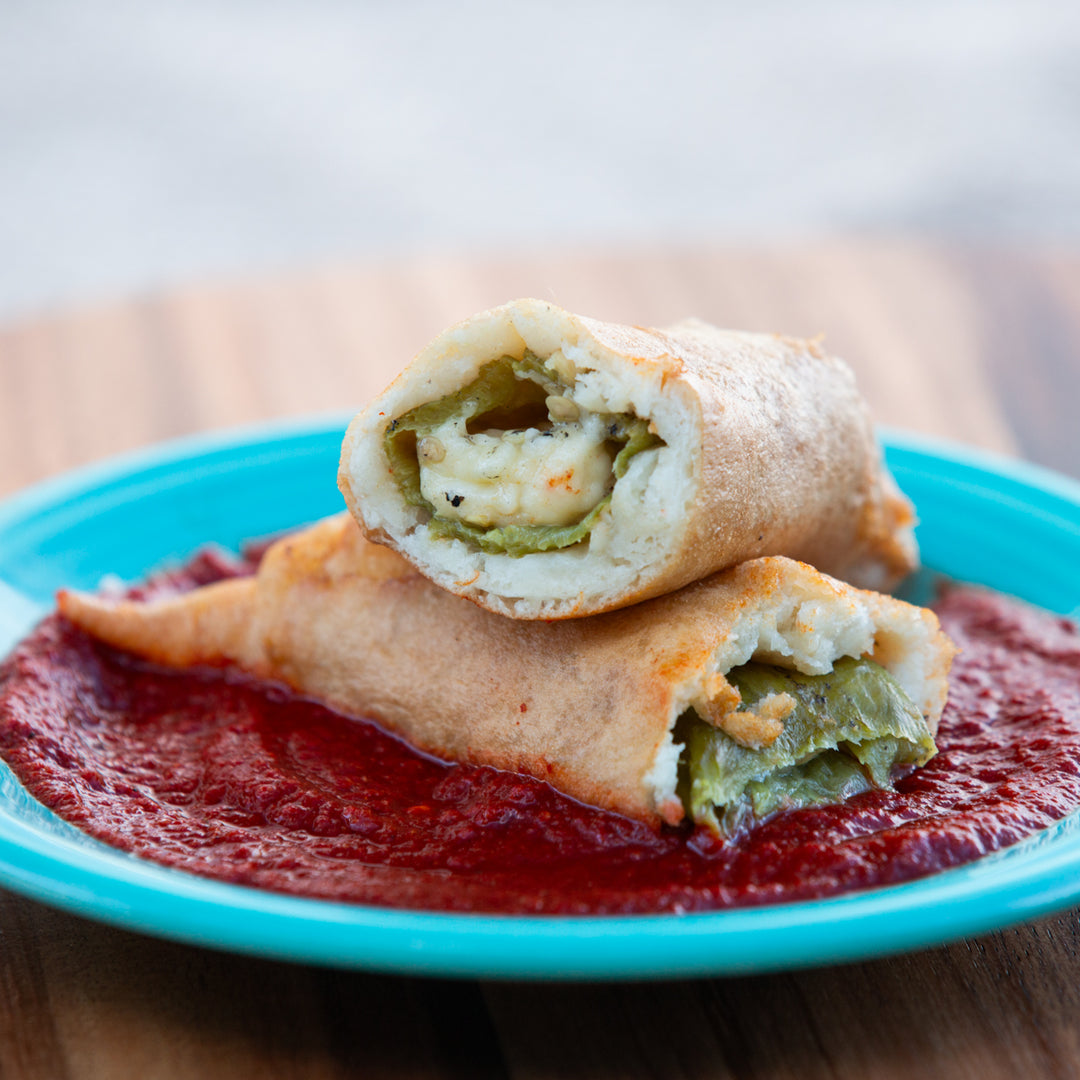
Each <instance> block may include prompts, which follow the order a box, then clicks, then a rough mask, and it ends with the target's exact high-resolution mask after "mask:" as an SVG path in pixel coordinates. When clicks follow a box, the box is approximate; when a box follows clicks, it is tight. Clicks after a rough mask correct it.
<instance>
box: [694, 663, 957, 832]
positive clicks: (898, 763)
mask: <svg viewBox="0 0 1080 1080" xmlns="http://www.w3.org/2000/svg"><path fill="white" fill-rule="evenodd" d="M727 679H728V681H729V682H730V683H731V684H732V685H733V686H734V687H735V688H736V689H737V690H738V691H739V693H740V694H741V695H742V707H743V708H745V709H749V710H753V709H754V706H755V705H756V704H758V703H759V702H760V701H761V700H762V699H763V698H766V697H768V696H769V695H770V694H781V693H786V694H790V695H791V696H792V697H793V698H794V699H795V702H796V705H795V708H794V710H793V711H792V712H791V713H790V714H789V715H788V716H787V717H786V718H785V719H784V721H783V724H784V730H783V732H782V734H781V735H780V736H779V737H778V738H777V739H776V741H775V742H774V743H772V745H771V746H767V747H764V748H762V749H760V750H752V749H749V748H747V747H745V746H741V745H740V744H739V743H737V742H736V741H735V740H734V739H732V738H731V737H730V736H729V735H727V734H726V733H725V732H723V731H720V730H719V729H717V728H715V727H712V726H711V725H710V724H707V723H705V721H703V720H702V719H700V718H699V717H698V716H697V714H696V713H694V712H693V711H690V712H688V713H686V714H684V715H683V716H682V717H681V718H680V719H679V723H678V725H677V727H676V732H675V737H676V741H678V742H681V743H683V744H684V746H685V749H684V751H683V755H682V760H681V762H680V786H679V794H680V797H681V798H682V800H683V803H684V805H685V806H686V809H687V812H688V813H689V814H690V816H691V817H692V818H693V819H694V820H695V821H699V822H702V823H704V824H706V825H707V826H709V827H710V828H712V829H713V830H714V831H715V832H718V833H720V834H721V835H731V834H734V833H735V832H737V831H738V829H739V828H740V827H741V826H742V825H743V824H745V823H746V822H747V821H749V820H754V819H761V818H764V817H767V816H768V815H769V814H772V813H775V812H776V811H778V810H784V809H792V808H795V807H803V806H813V805H817V804H821V803H832V802H841V801H843V800H844V799H846V798H849V797H851V796H852V795H856V794H858V793H859V792H862V791H866V790H869V789H870V788H889V787H891V785H892V777H893V774H894V773H895V772H896V771H897V770H898V769H901V768H903V767H904V766H915V765H922V764H924V763H925V762H926V761H928V760H929V759H930V758H931V757H932V756H933V755H934V753H935V752H936V747H935V746H934V739H933V736H932V735H931V734H930V730H929V728H928V727H927V725H926V720H925V719H924V718H923V716H922V713H921V712H920V711H919V709H918V708H917V707H916V705H915V704H914V703H913V702H912V701H911V699H910V698H909V697H908V695H907V694H906V693H905V692H904V690H903V688H902V687H901V686H900V684H899V683H898V682H897V681H896V679H894V678H893V677H892V676H891V675H890V674H889V673H888V672H887V671H886V670H885V669H884V668H883V667H881V665H879V664H876V663H874V661H872V660H869V659H865V658H864V659H861V660H856V659H853V658H851V657H845V658H843V659H841V660H838V661H837V662H836V664H835V665H834V667H833V670H832V671H831V672H830V673H829V674H827V675H803V674H801V673H800V672H797V671H789V670H787V669H785V668H778V667H773V666H771V665H768V664H758V663H749V664H745V665H743V666H742V667H738V668H735V669H734V670H732V671H730V672H728V674H727Z"/></svg>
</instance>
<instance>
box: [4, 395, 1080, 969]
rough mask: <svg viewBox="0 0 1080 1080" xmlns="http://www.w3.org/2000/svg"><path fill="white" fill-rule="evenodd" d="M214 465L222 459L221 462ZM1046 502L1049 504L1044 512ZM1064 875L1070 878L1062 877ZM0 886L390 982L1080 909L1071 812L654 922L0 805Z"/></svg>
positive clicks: (99, 466) (114, 919)
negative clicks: (189, 856) (838, 880)
mask: <svg viewBox="0 0 1080 1080" xmlns="http://www.w3.org/2000/svg"><path fill="white" fill-rule="evenodd" d="M348 419H349V416H348V415H347V414H344V413H342V414H339V413H332V414H324V415H321V416H318V417H305V418H302V419H293V420H285V421H275V422H271V423H261V424H256V425H246V426H244V427H239V428H231V429H227V430H224V431H217V432H211V433H207V434H202V435H196V436H189V437H185V438H181V439H175V440H171V441H169V442H165V443H160V444H156V445H155V446H153V447H150V448H147V449H145V450H137V451H132V452H129V453H126V454H122V455H118V456H116V457H112V458H109V459H106V460H104V461H101V462H98V463H95V464H92V465H89V466H84V467H83V468H80V469H78V470H73V471H71V472H68V473H65V474H63V475H62V476H60V477H56V478H54V479H51V480H47V481H45V482H43V483H41V484H39V485H36V486H35V487H32V488H29V489H27V490H25V491H23V492H19V493H16V494H15V495H13V496H11V497H9V498H8V499H6V500H4V501H3V502H2V503H0V570H2V552H3V547H2V545H3V536H2V533H3V530H4V529H5V528H9V527H10V526H12V525H13V524H17V523H19V522H21V521H25V520H26V519H27V518H28V517H29V516H31V515H35V514H38V513H41V512H45V511H47V510H48V508H49V507H51V506H56V505H57V504H58V503H62V502H64V501H65V500H68V499H71V498H73V497H75V496H76V495H79V494H85V493H86V492H88V491H91V490H92V489H94V488H96V487H107V486H111V485H116V484H119V485H121V486H123V484H125V483H128V482H131V481H132V480H133V478H136V477H137V476H138V475H139V474H140V473H146V472H147V471H149V470H153V469H159V468H166V469H174V470H175V469H179V468H183V467H185V466H186V467H190V465H191V463H192V462H194V461H198V460H203V459H206V458H207V457H208V456H209V457H212V456H221V455H224V457H225V459H228V457H229V455H230V454H235V453H236V452H238V451H239V450H241V449H244V450H248V451H250V450H251V448H252V447H255V446H259V445H264V444H267V445H280V444H282V443H284V442H287V441H288V440H295V439H305V438H312V437H314V438H328V437H330V436H331V435H333V434H335V433H336V434H340V431H341V430H342V429H343V428H344V426H345V424H346V423H347V421H348ZM881 435H882V441H883V443H884V445H885V446H886V449H887V451H888V452H890V453H892V454H901V455H904V454H906V455H911V456H914V458H922V459H933V460H937V461H941V462H947V463H949V464H951V465H954V466H956V467H959V468H962V469H966V470H970V471H971V472H972V475H974V476H976V477H981V478H983V479H989V480H991V481H1000V480H1007V481H1009V482H1010V483H1015V484H1019V485H1020V486H1021V487H1022V488H1023V489H1025V490H1026V491H1027V492H1028V493H1029V494H1032V495H1037V496H1040V499H1039V500H1038V501H1040V502H1041V503H1042V504H1043V505H1044V506H1047V507H1051V506H1053V507H1054V508H1061V509H1063V510H1064V511H1065V512H1067V511H1071V512H1072V520H1071V521H1070V520H1069V518H1068V516H1066V517H1065V518H1064V519H1062V523H1063V524H1066V523H1068V524H1071V525H1072V526H1073V527H1074V528H1076V529H1077V531H1078V534H1080V483H1077V482H1076V481H1073V480H1071V479H1070V478H1068V477H1064V476H1061V475H1060V474H1057V473H1054V472H1051V471H1050V470H1047V469H1043V468H1041V467H1039V466H1036V465H1032V464H1030V463H1027V462H1023V461H1019V460H1015V459H1012V458H1008V457H1005V456H1003V455H998V454H993V453H990V452H987V451H983V450H979V449H975V448H972V447H968V446H965V445H963V444H960V443H954V442H950V441H948V440H943V439H937V438H929V437H926V436H923V435H919V434H915V433H912V432H906V431H897V430H893V429H883V430H882V432H881ZM226 465H227V460H226ZM1058 504H1060V507H1058ZM1067 871H1072V873H1067ZM0 884H2V885H4V886H6V887H8V888H11V889H13V890H14V891H16V892H19V893H22V894H24V895H27V896H30V897H32V898H34V899H36V900H39V901H42V902H44V903H47V904H50V905H52V906H55V907H59V908H62V909H64V910H68V911H71V912H74V913H76V914H80V915H84V916H86V917H89V918H93V919H97V920H99V921H103V922H106V923H110V924H113V925H117V926H121V927H124V928H127V929H130V930H136V931H140V932H143V933H148V934H152V935H156V936H160V937H165V938H170V939H174V940H179V941H185V942H189V943H192V944H197V945H203V946H209V947H212V948H217V949H224V950H227V951H234V952H241V953H247V954H252V955H259V956H264V957H272V958H275V959H284V960H291V961H298V962H307V963H316V964H324V965H329V966H337V967H346V968H363V969H368V970H378V971H387V972H396V973H402V974H414V975H415V974H424V975H439V976H480V977H486V978H512V979H543V980H559V979H589V980H597V979H628V978H673V977H679V976H693V975H733V974H745V973H751V972H757V973H760V972H765V971H774V970H779V969H788V968H795V967H802V966H809V965H816V964H823V963H840V962H847V961H852V960H858V959H867V958H870V957H874V956H880V955H886V954H889V953H895V952H899V951H904V950H907V949H911V948H917V947H926V946H930V945H936V944H941V943H943V942H947V941H951V940H955V939H957V938H959V937H963V936H969V935H971V934H976V933H981V932H985V931H988V930H991V929H996V928H1000V927H1004V926H1007V925H1012V924H1014V923H1018V922H1022V921H1025V920H1028V919H1031V918H1035V917H1038V916H1040V915H1044V914H1047V913H1049V912H1051V911H1055V910H1058V909H1060V908H1062V907H1065V906H1068V905H1070V904H1072V903H1074V902H1076V901H1077V900H1080V815H1073V816H1072V817H1070V818H1068V819H1066V820H1065V821H1064V822H1061V823H1059V824H1058V825H1056V826H1054V827H1053V828H1052V829H1050V830H1047V831H1046V832H1044V833H1041V834H1039V835H1038V836H1036V837H1034V838H1032V839H1031V840H1030V841H1025V842H1024V843H1023V844H1020V845H1017V846H1016V847H1014V848H1010V849H1008V850H1007V851H1006V852H1003V853H999V854H998V855H995V856H991V857H989V858H987V859H983V860H980V861H977V862H975V863H971V864H968V865H967V866H963V867H959V868H957V869H954V870H949V871H945V872H942V873H939V874H935V875H932V876H930V877H927V878H922V879H919V880H916V881H912V882H907V883H905V884H901V885H897V886H890V887H886V888H880V889H874V890H868V891H864V892H859V893H852V894H848V895H845V896H840V897H836V898H831V899H827V900H817V901H806V902H797V903H792V904H783V905H770V906H762V907H754V908H743V909H737V910H733V911H720V912H708V913H700V914H685V915H655V916H602V917H597V916H584V917H578V916H558V917H551V916H492V915H469V914H442V913H430V912H416V911H400V910H394V909H386V908H376V907H368V906H363V905H350V904H337V903H329V902H326V901H320V900H306V899H302V898H297V897H290V896H284V895H280V894H274V893H269V892H264V891H261V890H256V889H250V888H246V887H242V886H235V885H227V884H224V883H220V882H215V881H210V880H207V879H203V878H198V877H194V876H192V875H189V874H186V873H183V872H181V871H176V870H170V869H167V868H164V867H160V866H157V865H155V864H152V863H149V862H146V861H145V860H141V859H138V858H136V857H134V856H129V855H126V854H124V853H120V852H115V851H113V850H111V849H108V848H106V847H104V845H98V844H96V843H95V842H92V841H91V842H86V841H79V842H74V841H72V840H71V839H69V838H66V837H64V836H63V835H62V833H53V832H50V831H47V830H43V829H41V828H38V827H36V826H34V825H28V824H27V823H26V822H25V821H23V820H20V819H19V818H18V817H17V816H16V815H15V814H13V812H12V809H11V807H10V805H8V804H6V803H5V802H4V801H3V800H2V799H0Z"/></svg>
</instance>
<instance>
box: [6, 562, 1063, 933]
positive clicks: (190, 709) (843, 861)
mask: <svg viewBox="0 0 1080 1080" xmlns="http://www.w3.org/2000/svg"><path fill="white" fill-rule="evenodd" d="M193 568H194V570H193V571H192V572H191V574H190V577H191V578H194V579H197V580H199V581H206V580H213V579H214V577H215V576H222V575H223V574H232V573H240V572H244V570H245V569H247V567H245V566H244V565H242V564H238V563H237V564H230V563H228V562H222V561H221V560H217V561H216V562H215V560H214V559H213V558H211V559H210V560H209V562H206V561H205V560H203V562H201V563H200V562H196V563H195V564H193ZM190 569H191V568H189V570H190ZM190 583H191V581H190V580H185V579H184V577H183V575H181V576H179V577H177V576H175V575H174V576H173V577H172V578H171V579H170V580H167V581H165V582H162V581H160V580H159V581H158V583H157V584H156V585H155V586H153V587H152V588H151V589H149V590H144V591H154V589H160V588H176V587H182V586H184V585H186V584H190ZM938 610H939V613H940V615H941V618H942V621H943V623H944V625H945V627H946V629H947V630H948V632H949V633H950V634H951V635H952V636H953V638H954V639H955V640H956V642H957V644H959V645H960V646H961V648H962V650H963V652H962V653H961V655H960V656H959V657H958V659H957V661H956V664H955V666H954V669H953V677H952V680H951V687H952V689H951V694H950V701H949V706H948V708H947V709H946V712H945V716H944V718H943V719H942V724H941V731H940V735H939V744H940V747H941V752H940V753H939V754H938V756H937V757H936V758H934V759H933V760H932V761H931V762H930V763H929V764H928V765H927V766H925V767H924V768H922V769H920V770H919V771H917V772H916V773H914V774H913V775H911V776H909V777H907V778H906V779H904V780H903V781H901V782H900V783H899V785H898V787H897V790H896V791H895V792H872V793H869V794H866V795H863V796H860V797H858V798H855V799H852V800H851V801H849V802H848V803H846V804H845V805H843V806H836V807H827V808H820V809H814V810H801V811H792V812H788V813H783V814H779V815H777V816H775V817H774V818H772V819H770V820H769V821H767V822H765V823H763V824H761V825H759V826H758V827H757V828H756V829H754V830H753V831H752V832H751V833H749V834H748V835H747V836H745V837H744V838H742V839H741V840H740V841H739V842H738V843H737V844H731V845H727V846H722V845H718V844H716V843H714V842H712V841H711V839H710V838H708V837H707V836H705V835H702V834H693V833H690V832H687V831H674V830H672V831H665V832H663V833H661V834H659V835H658V834H656V833H654V832H652V831H651V830H650V829H649V828H647V827H645V826H643V825H641V824H638V823H636V822H633V821H628V820H627V819H625V818H622V817H619V816H617V815H614V814H610V813H606V812H603V811H599V810H596V809H593V808H590V807H586V806H582V805H581V804H579V803H576V802H574V801H572V800H570V799H567V798H565V797H564V796H562V795H560V794H559V793H557V792H556V791H554V790H553V789H552V788H550V787H548V786H547V785H545V784H543V783H540V782H538V781H535V780H532V779H530V778H528V777H521V776H516V775H511V774H507V773H503V772H498V771H496V770H493V769H488V768H478V767H474V766H466V765H450V764H446V763H443V762H440V761H436V760H434V759H432V758H429V757H426V756H423V755H421V754H418V753H416V752H415V751H414V750H412V749H411V748H409V747H408V746H407V745H405V744H404V743H402V742H401V741H400V740H398V739H396V738H394V737H393V736H391V735H388V734H386V733H385V732H384V731H382V730H380V729H379V728H378V727H377V726H376V725H374V724H373V723H370V722H367V721H364V720H357V719H351V718H348V717H345V716H341V715H339V714H337V713H334V712H332V711H330V710H328V709H326V708H324V707H322V706H320V705H318V704H316V703H314V702H311V701H308V700H305V699H302V698H299V697H297V696H296V695H294V694H292V693H290V692H288V691H286V690H284V689H282V688H280V687H275V686H268V685H265V684H260V683H257V682H254V681H251V680H245V679H242V678H236V677H232V676H228V677H227V676H225V675H222V674H220V673H213V672H186V673H176V672H167V671H161V670H157V669H154V668H150V667H148V666H146V665H143V664H140V663H137V662H135V661H132V660H131V659H130V658H127V657H124V656H121V655H119V654H117V653H115V652H112V651H110V650H108V649H106V648H104V647H102V646H100V645H98V644H96V643H95V642H93V641H91V640H90V639H89V638H88V637H86V636H85V635H83V634H82V633H80V632H79V631H77V630H75V629H74V628H73V627H71V626H70V625H68V624H67V623H65V622H63V621H62V620H60V619H59V618H57V617H53V618H51V619H49V620H47V621H46V622H45V623H44V624H43V625H42V626H41V627H40V628H39V629H38V630H37V631H36V632H35V633H34V634H33V635H32V636H31V637H30V638H29V639H28V640H27V641H26V642H25V643H24V644H23V645H22V646H21V647H20V648H19V649H18V650H17V651H16V653H15V654H14V655H13V656H12V657H11V658H10V659H9V660H8V661H7V662H6V664H5V665H4V666H3V668H0V753H2V754H3V757H4V758H6V760H7V761H8V762H9V763H10V765H11V767H12V768H13V769H14V771H15V773H16V774H17V775H18V776H19V777H20V779H21V780H22V781H23V783H24V784H25V785H26V786H27V788H28V789H29V790H30V791H31V792H32V793H33V794H34V795H35V796H36V797H37V798H38V799H39V800H40V801H41V802H42V803H44V804H45V805H46V806H48V807H50V808H51V809H53V810H54V811H55V812H56V813H57V814H59V815H60V816H61V817H63V818H65V819H67V820H68V821H70V822H73V823H74V824H76V825H78V826H79V827H80V828H82V829H84V830H85V831H86V832H88V833H90V834H92V835H93V836H96V837H98V838H100V839H102V840H104V841H105V842H107V843H109V844H112V845H113V846H115V847H118V848H123V849H124V850H127V851H132V852H136V853H137V854H139V855H142V856H145V857H146V858H149V859H153V860H154V861H156V862H159V863H164V864H166V865H168V866H174V867H179V868H182V869H184V870H188V871H191V872H193V873H197V874H203V875H206V876H208V877H214V878H220V879H222V880H225V881H231V882H236V883H240V884H244V885H253V886H258V887H260V888H266V889H275V890H280V891H283V892H289V893H297V894H302V895H305V896H317V897H325V898H329V899H334V900H349V901H358V902H363V903H369V904H382V905H391V906H395V907H414V908H427V909H438V910H457V911H460V910H467V911H485V912H512V913H522V912H544V913H551V912H562V913H624V912H663V911H687V910H701V909H712V908H723V907H729V906H735V905H746V904H761V903H771V902H777V901H785V900H795V899H802V898H810V897H820V896H828V895H831V894H834V893H838V892H844V891H847V890H852V889H861V888H866V887H869V886H874V885H884V884H889V883H894V882H899V881H905V880H908V879H910V878H915V877H919V876H922V875H925V874H929V873H932V872H933V871H935V870H938V869H942V868H944V867H949V866H954V865H957V864H959V863H964V862H968V861H970V860H971V859H974V858H977V857H978V856H980V855H983V854H985V853H987V852H990V851H994V850H996V849H998V848H1002V847H1005V846H1006V845H1009V844H1013V843H1015V842H1016V841H1017V840H1020V839H1021V838H1023V837H1025V836H1028V835H1030V834H1032V833H1033V832H1035V831H1037V830H1039V829H1042V828H1045V827H1046V826H1048V825H1050V824H1051V823H1052V822H1054V821H1057V820H1058V819H1060V818H1062V817H1063V816H1065V815H1066V814H1068V813H1070V812H1071V811H1072V810H1074V809H1075V808H1076V807H1077V806H1078V805H1080V764H1078V763H1080V634H1078V631H1077V629H1076V628H1075V627H1074V626H1072V625H1071V624H1070V623H1068V622H1066V621H1064V620H1060V619H1056V618H1054V617H1052V616H1050V615H1047V614H1045V613H1042V612H1038V611H1034V610H1032V609H1030V608H1027V607H1025V606H1023V605H1020V604H1017V603H1015V602H1013V601H1010V600H1007V599H1005V598H1003V597H1001V596H997V595H994V594H991V593H987V592H982V591H978V590H972V589H962V588H958V589H954V590H952V591H950V592H948V593H947V594H946V595H945V597H944V598H943V600H942V602H941V603H940V604H939V608H938Z"/></svg>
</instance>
